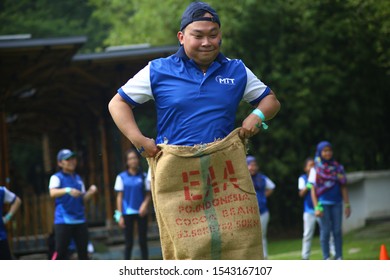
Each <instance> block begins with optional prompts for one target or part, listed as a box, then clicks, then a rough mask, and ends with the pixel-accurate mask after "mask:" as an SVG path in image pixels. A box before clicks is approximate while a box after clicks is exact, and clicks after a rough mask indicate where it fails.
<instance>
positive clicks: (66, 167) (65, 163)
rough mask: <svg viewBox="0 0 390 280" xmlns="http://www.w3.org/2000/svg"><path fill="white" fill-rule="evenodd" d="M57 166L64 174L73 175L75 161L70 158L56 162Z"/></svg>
mask: <svg viewBox="0 0 390 280" xmlns="http://www.w3.org/2000/svg"><path fill="white" fill-rule="evenodd" d="M58 166H59V167H61V168H62V170H63V171H64V172H65V173H73V172H74V171H75V170H76V166H77V159H76V158H75V157H71V158H69V159H64V160H61V161H59V162H58Z"/></svg>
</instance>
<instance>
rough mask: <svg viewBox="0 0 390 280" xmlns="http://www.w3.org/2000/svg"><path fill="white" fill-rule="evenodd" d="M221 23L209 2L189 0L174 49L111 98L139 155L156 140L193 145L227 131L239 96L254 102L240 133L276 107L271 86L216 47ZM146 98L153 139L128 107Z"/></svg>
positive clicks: (151, 151) (153, 149)
mask: <svg viewBox="0 0 390 280" xmlns="http://www.w3.org/2000/svg"><path fill="white" fill-rule="evenodd" d="M220 27H221V23H220V20H219V17H218V14H217V13H216V11H215V10H214V9H213V8H211V7H210V6H209V5H208V4H206V3H202V2H193V3H191V4H190V5H189V6H188V7H187V9H186V10H185V11H184V13H183V16H182V20H181V26H180V31H179V32H178V34H177V38H178V40H179V42H180V45H181V46H180V48H179V50H178V51H177V53H175V54H174V55H171V56H169V57H167V58H161V59H155V60H153V61H151V62H150V63H149V64H148V65H147V66H146V67H145V68H143V69H142V70H141V71H140V72H138V73H137V74H136V75H135V76H134V77H132V78H131V79H130V80H129V81H128V82H127V83H126V84H125V85H124V86H122V87H121V88H119V90H118V93H117V94H116V95H115V96H114V97H113V98H112V100H111V101H110V103H109V110H110V113H111V116H112V118H113V120H114V122H115V123H116V125H117V126H118V128H119V129H120V130H121V131H122V133H123V134H124V135H125V136H126V137H127V138H128V139H129V140H130V141H131V142H132V143H133V144H134V145H135V146H136V147H137V148H138V149H139V151H140V152H141V154H142V155H143V156H145V157H153V156H155V155H156V153H157V152H158V151H159V149H158V147H157V146H156V144H160V143H166V144H172V145H185V146H193V145H196V144H205V143H210V142H214V141H215V140H216V139H221V138H224V137H226V136H227V135H228V134H229V133H230V132H231V131H232V130H233V129H234V125H235V116H236V112H237V109H238V105H239V103H240V101H241V100H244V101H246V102H248V103H250V104H251V105H253V106H254V108H255V110H254V111H253V112H252V113H251V114H249V116H248V117H247V118H246V119H245V120H244V121H243V123H242V127H241V130H240V136H241V137H242V138H249V137H251V136H253V135H255V134H257V133H258V132H259V130H260V128H261V126H263V127H266V125H265V123H264V121H265V120H269V119H271V118H273V117H274V116H275V115H276V114H277V112H278V111H279V109H280V103H279V101H278V100H277V98H276V96H275V94H274V93H273V91H272V90H271V89H270V88H269V87H268V86H266V85H265V84H264V83H263V82H261V81H260V80H259V79H258V78H257V77H256V76H255V75H254V74H253V73H252V71H251V70H249V69H248V68H247V67H246V66H245V64H244V63H243V62H242V61H241V60H238V59H229V58H227V57H225V56H224V55H223V54H222V53H221V52H220V47H221V42H222V34H221V30H220ZM149 100H154V101H155V105H156V109H157V138H156V141H154V140H153V139H150V138H148V137H145V136H144V135H143V134H142V132H141V131H140V129H139V127H138V125H137V124H136V122H135V119H134V115H133V110H132V109H133V108H134V107H136V106H139V105H141V104H143V103H145V102H147V101H149Z"/></svg>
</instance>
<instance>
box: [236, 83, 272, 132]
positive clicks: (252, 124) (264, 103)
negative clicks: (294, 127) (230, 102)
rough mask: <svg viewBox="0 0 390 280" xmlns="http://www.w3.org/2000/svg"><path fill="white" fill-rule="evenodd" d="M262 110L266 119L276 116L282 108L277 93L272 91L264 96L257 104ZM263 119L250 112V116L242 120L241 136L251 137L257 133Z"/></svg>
mask: <svg viewBox="0 0 390 280" xmlns="http://www.w3.org/2000/svg"><path fill="white" fill-rule="evenodd" d="M256 108H257V109H259V110H260V111H261V112H263V114H264V117H265V120H270V119H272V118H274V117H275V116H276V114H277V113H278V112H279V110H280V102H279V100H278V99H277V98H276V95H275V93H274V92H273V91H272V90H271V92H270V93H269V94H268V95H267V96H266V97H264V98H263V99H262V100H261V101H260V102H259V103H258V104H257V106H256ZM262 122H263V121H262V119H261V118H260V117H258V116H257V115H255V114H252V113H251V114H249V116H248V117H246V119H245V120H244V121H243V122H242V127H241V130H240V136H241V138H249V137H252V136H253V135H256V134H257V133H258V132H259V131H260V128H259V127H261V124H262Z"/></svg>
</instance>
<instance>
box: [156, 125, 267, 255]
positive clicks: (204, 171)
mask: <svg viewBox="0 0 390 280" xmlns="http://www.w3.org/2000/svg"><path fill="white" fill-rule="evenodd" d="M238 131H239V128H237V129H236V130H234V131H233V132H232V133H231V134H229V135H228V136H227V137H226V138H224V139H222V140H219V141H216V142H214V143H211V144H207V145H199V146H195V147H188V146H176V145H166V144H161V145H159V147H160V148H161V151H160V153H159V154H158V155H157V156H156V157H155V158H148V163H149V166H150V168H151V172H152V183H151V185H152V186H151V188H152V196H153V201H154V207H155V211H156V215H157V222H158V226H159V231H160V239H161V246H162V253H163V258H164V259H166V260H168V259H176V260H182V259H198V260H199V259H212V260H219V259H241V260H245V259H248V260H249V259H263V248H262V239H261V224H260V213H259V208H258V204H257V199H256V193H255V190H254V187H253V183H252V180H251V177H250V174H249V171H248V167H247V165H246V160H245V158H246V147H245V144H244V143H243V141H242V140H241V139H240V137H239V136H238Z"/></svg>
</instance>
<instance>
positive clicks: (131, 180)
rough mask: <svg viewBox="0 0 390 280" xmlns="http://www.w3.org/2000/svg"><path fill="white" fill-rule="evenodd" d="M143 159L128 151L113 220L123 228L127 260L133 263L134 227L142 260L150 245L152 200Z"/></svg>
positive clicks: (118, 180) (119, 181) (117, 193)
mask: <svg viewBox="0 0 390 280" xmlns="http://www.w3.org/2000/svg"><path fill="white" fill-rule="evenodd" d="M140 163H141V158H140V155H139V153H138V152H137V151H136V150H135V149H130V150H129V151H127V152H126V170H125V171H123V172H121V173H119V174H118V175H117V177H116V180H115V186H114V189H115V191H116V207H117V210H116V211H115V215H114V218H115V220H116V221H117V222H118V224H119V226H120V227H121V228H123V229H124V235H125V252H124V259H125V260H130V259H131V256H132V250H133V243H134V225H135V223H137V227H138V241H139V246H140V249H141V258H142V259H143V260H147V259H148V258H149V253H148V244H147V229H148V208H149V203H150V201H151V194H150V184H148V182H147V180H146V177H147V174H146V173H145V172H143V171H142V168H141V165H140Z"/></svg>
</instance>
